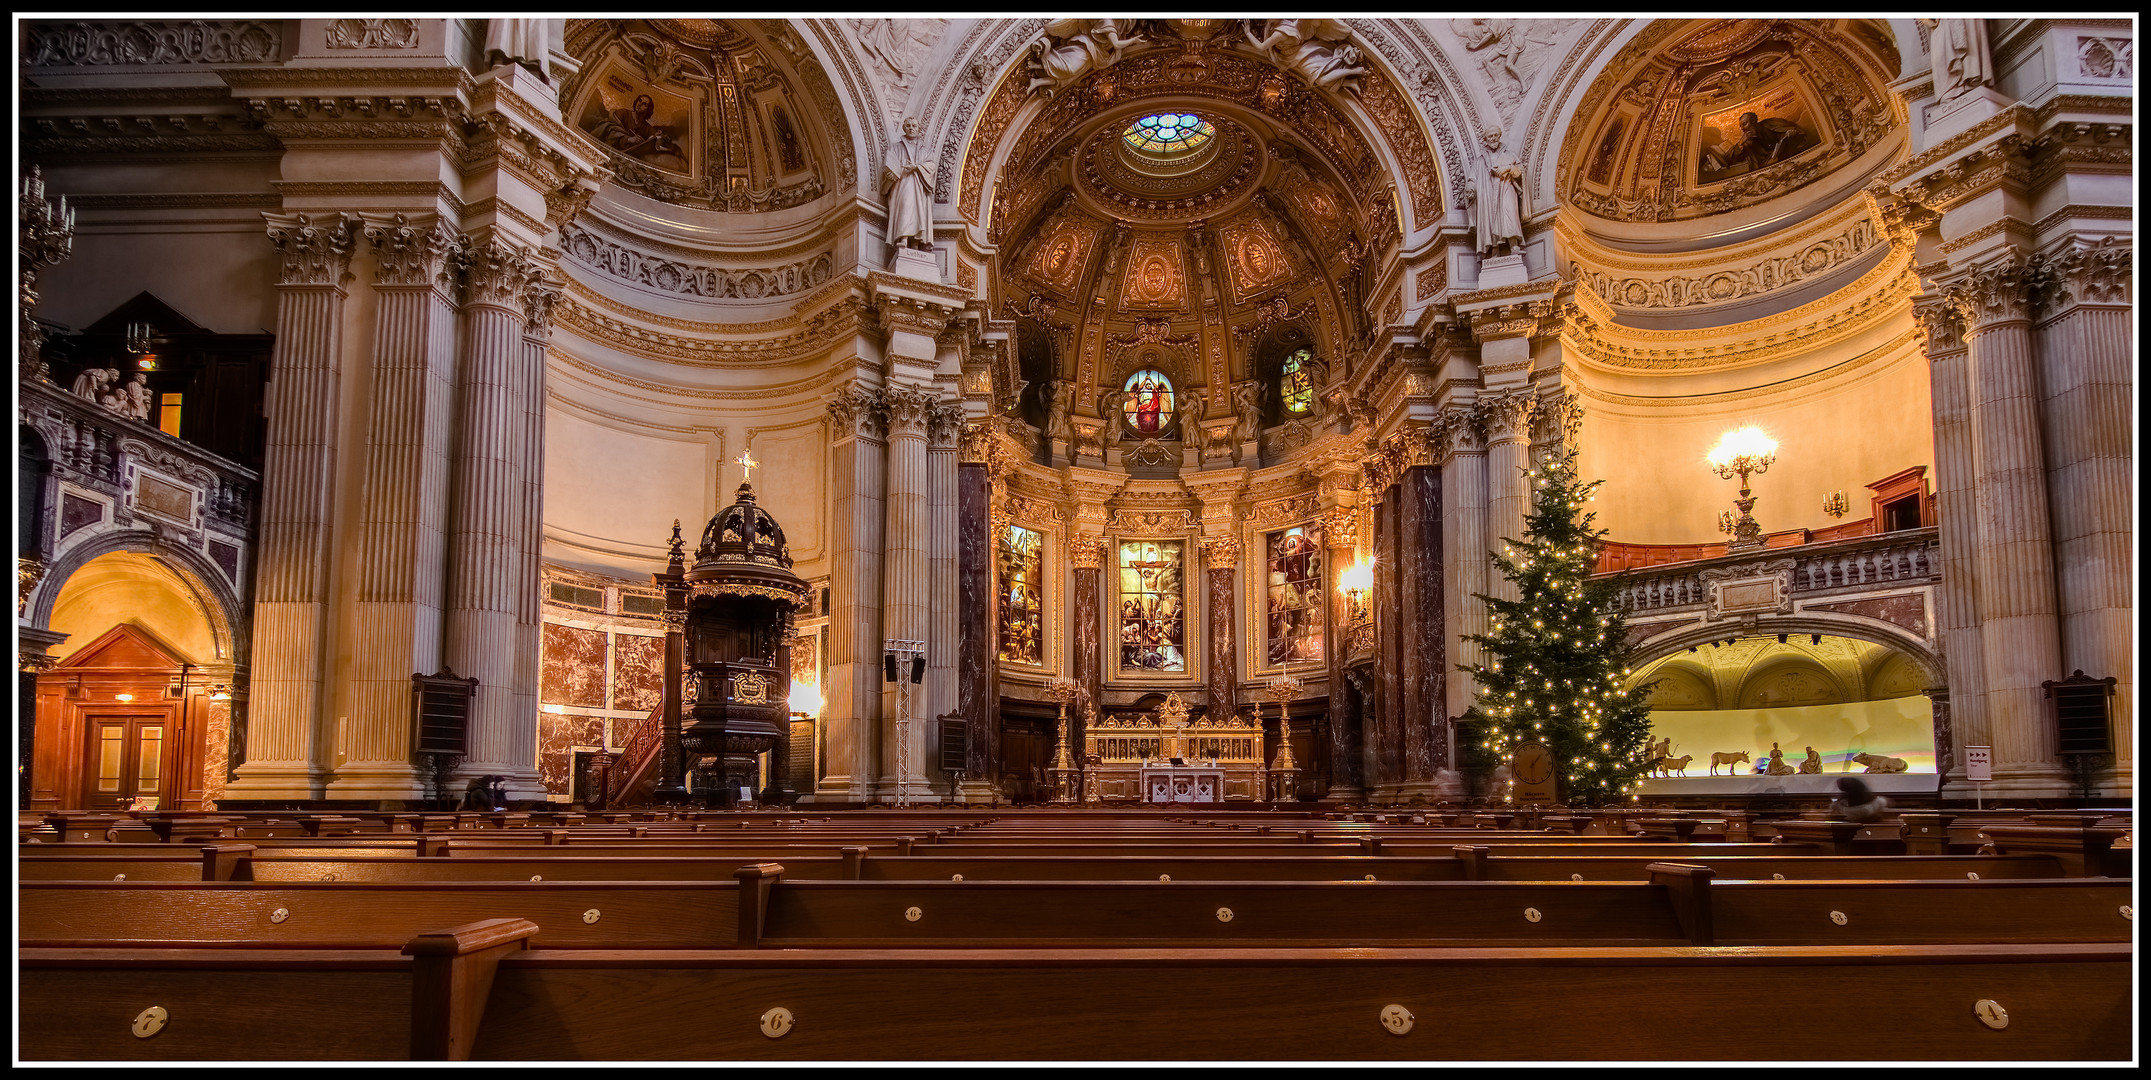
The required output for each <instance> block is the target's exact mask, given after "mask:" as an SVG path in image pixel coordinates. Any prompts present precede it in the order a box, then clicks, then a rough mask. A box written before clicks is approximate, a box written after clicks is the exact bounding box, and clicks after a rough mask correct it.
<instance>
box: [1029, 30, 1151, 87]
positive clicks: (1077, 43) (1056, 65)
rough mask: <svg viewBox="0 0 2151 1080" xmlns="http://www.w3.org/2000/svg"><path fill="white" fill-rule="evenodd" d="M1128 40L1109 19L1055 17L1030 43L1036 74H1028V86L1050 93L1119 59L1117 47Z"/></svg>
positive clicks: (1115, 62) (1123, 45) (1120, 47)
mask: <svg viewBox="0 0 2151 1080" xmlns="http://www.w3.org/2000/svg"><path fill="white" fill-rule="evenodd" d="M1127 44H1128V39H1126V38H1124V37H1122V36H1121V33H1120V30H1119V28H1118V27H1116V26H1114V25H1113V20H1111V19H1055V20H1053V21H1052V22H1049V23H1047V24H1046V32H1045V36H1044V37H1042V38H1040V39H1039V40H1038V42H1037V43H1036V44H1034V45H1032V46H1031V49H1032V51H1033V53H1035V59H1036V63H1037V66H1038V74H1036V75H1033V76H1032V77H1031V85H1030V89H1031V90H1033V91H1036V90H1038V89H1039V88H1040V87H1044V88H1046V89H1047V91H1048V92H1049V93H1050V92H1051V91H1053V90H1058V89H1060V88H1061V87H1064V86H1067V85H1070V84H1071V83H1074V82H1075V81H1076V80H1077V79H1080V78H1082V77H1083V76H1085V75H1088V74H1090V73H1091V72H1092V71H1094V70H1096V69H1099V68H1106V67H1111V66H1113V65H1114V64H1117V63H1119V62H1120V50H1121V49H1122V48H1124V47H1126V45H1127Z"/></svg>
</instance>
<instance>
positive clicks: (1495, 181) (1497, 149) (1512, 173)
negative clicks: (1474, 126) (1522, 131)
mask: <svg viewBox="0 0 2151 1080" xmlns="http://www.w3.org/2000/svg"><path fill="white" fill-rule="evenodd" d="M1481 138H1482V139H1483V141H1484V142H1485V144H1486V174H1487V182H1486V183H1485V184H1483V185H1481V188H1480V190H1479V191H1477V192H1475V193H1474V195H1473V206H1472V224H1473V225H1475V226H1477V228H1478V236H1477V241H1478V248H1479V254H1481V255H1485V256H1488V257H1492V256H1496V255H1507V254H1510V253H1512V252H1516V251H1521V250H1522V248H1523V246H1524V215H1523V181H1524V166H1523V163H1522V162H1519V161H1517V160H1516V155H1514V154H1511V153H1507V152H1505V151H1503V150H1502V148H1501V133H1500V132H1498V131H1489V132H1486V133H1485V134H1484V135H1483V136H1481Z"/></svg>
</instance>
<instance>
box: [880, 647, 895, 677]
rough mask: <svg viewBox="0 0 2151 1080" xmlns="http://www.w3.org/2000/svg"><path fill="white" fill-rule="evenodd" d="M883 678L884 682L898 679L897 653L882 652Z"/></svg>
mask: <svg viewBox="0 0 2151 1080" xmlns="http://www.w3.org/2000/svg"><path fill="white" fill-rule="evenodd" d="M881 680H882V681H883V682H895V681H896V654H895V653H893V652H892V653H882V654H881Z"/></svg>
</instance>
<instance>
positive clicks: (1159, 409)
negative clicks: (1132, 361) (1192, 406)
mask: <svg viewBox="0 0 2151 1080" xmlns="http://www.w3.org/2000/svg"><path fill="white" fill-rule="evenodd" d="M1120 390H1121V406H1120V413H1121V415H1122V416H1124V417H1126V418H1127V421H1128V426H1129V427H1130V428H1133V429H1134V430H1135V432H1136V434H1138V435H1148V436H1156V435H1158V434H1161V433H1162V432H1164V430H1165V429H1166V427H1167V426H1169V425H1170V424H1171V423H1172V421H1173V384H1172V380H1170V379H1167V378H1166V377H1165V373H1164V372H1161V371H1156V370H1153V369H1150V368H1144V369H1143V370H1141V371H1138V372H1136V373H1135V374H1133V375H1130V376H1128V381H1127V382H1125V383H1123V384H1121V388H1120Z"/></svg>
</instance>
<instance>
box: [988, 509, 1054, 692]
mask: <svg viewBox="0 0 2151 1080" xmlns="http://www.w3.org/2000/svg"><path fill="white" fill-rule="evenodd" d="M997 547H998V550H997V552H996V555H997V560H996V561H997V564H998V566H997V569H998V570H999V582H1000V587H1001V618H1000V622H1001V659H1003V660H1010V661H1014V662H1015V663H1018V664H1037V663H1042V662H1043V658H1044V656H1045V651H1044V648H1045V647H1044V646H1043V645H1042V644H1041V641H1042V637H1041V631H1043V630H1044V629H1045V614H1044V613H1045V610H1046V604H1045V581H1044V576H1043V575H1042V574H1041V573H1040V572H1039V571H1040V567H1041V565H1042V559H1041V554H1042V553H1043V551H1044V550H1045V537H1044V536H1041V535H1040V534H1038V533H1036V532H1033V531H1032V530H1030V529H1026V528H1024V527H1023V526H1021V525H1010V526H1008V527H1007V528H1005V529H1003V530H1001V537H1000V542H999V544H998V545H997Z"/></svg>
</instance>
